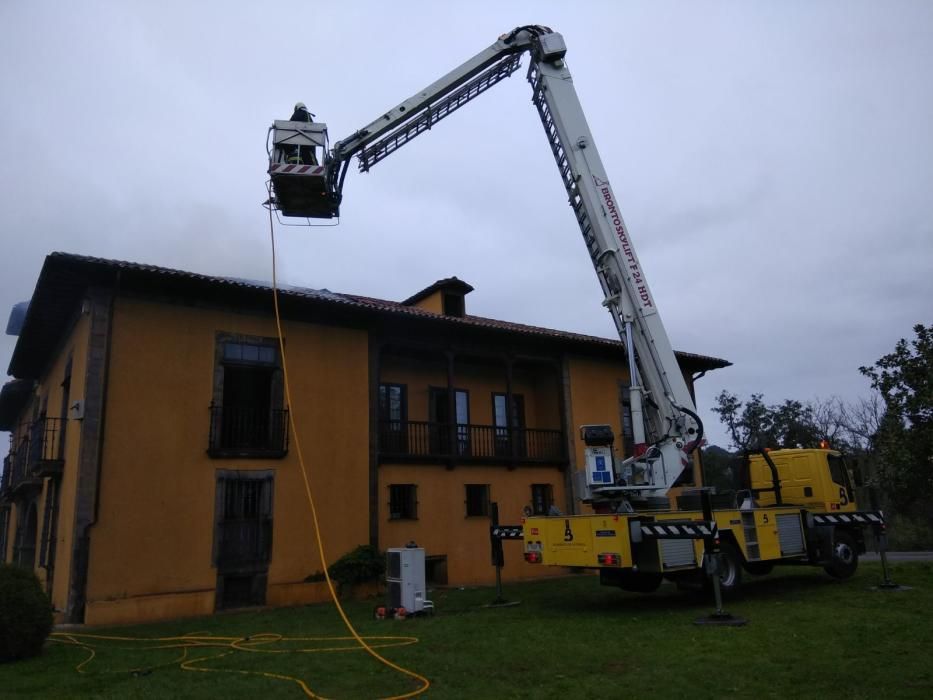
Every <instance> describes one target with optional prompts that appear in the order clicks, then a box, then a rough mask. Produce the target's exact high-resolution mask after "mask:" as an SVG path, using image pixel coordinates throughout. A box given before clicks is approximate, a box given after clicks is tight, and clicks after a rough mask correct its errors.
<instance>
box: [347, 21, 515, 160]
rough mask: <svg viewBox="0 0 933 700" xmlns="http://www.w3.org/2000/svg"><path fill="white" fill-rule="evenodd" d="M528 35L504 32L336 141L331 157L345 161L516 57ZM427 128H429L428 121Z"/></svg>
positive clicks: (466, 99) (464, 101)
mask: <svg viewBox="0 0 933 700" xmlns="http://www.w3.org/2000/svg"><path fill="white" fill-rule="evenodd" d="M510 37H511V38H510ZM530 38H531V37H530V35H529V34H528V32H525V31H523V32H520V33H515V32H513V33H512V34H503V35H502V36H501V37H499V39H498V41H496V42H495V43H494V44H492V45H491V46H489V47H488V48H486V49H484V50H483V51H480V52H479V53H478V54H476V55H475V56H474V57H473V58H471V59H470V60H468V61H466V62H464V63H462V64H461V65H459V66H457V67H456V68H454V69H453V70H452V71H450V72H449V73H447V75H445V76H444V77H442V78H440V79H438V80H435V81H434V82H433V83H431V84H430V85H428V86H427V87H426V88H424V89H423V90H421V91H419V92H417V93H416V94H414V95H412V96H411V97H409V98H408V99H407V100H405V101H404V102H401V103H400V104H398V105H397V106H395V107H393V108H392V109H390V110H388V111H387V112H386V113H385V114H383V115H382V116H381V117H379V118H378V119H375V120H374V121H372V122H370V123H369V124H367V125H366V126H364V127H363V128H361V129H357V130H356V132H354V133H353V134H352V135H351V136H348V137H347V138H345V139H341V140H340V141H338V142H337V143H335V144H334V149H333V155H334V158H335V159H336V160H338V161H346V160H348V159H349V158H351V157H352V156H354V155H355V154H356V153H358V152H359V151H361V150H363V149H364V148H366V147H367V146H368V145H370V144H372V143H373V142H375V141H376V140H377V139H379V138H380V137H381V136H383V135H384V134H387V133H388V132H389V131H391V130H392V129H395V128H397V127H399V126H400V125H402V124H404V123H406V122H408V121H411V120H413V119H415V118H416V117H418V116H419V115H420V114H423V113H424V111H425V110H430V109H431V108H432V107H433V106H435V105H436V104H437V103H438V101H440V100H441V99H442V98H444V97H445V96H447V95H449V94H450V93H452V92H453V91H454V90H456V89H457V88H458V87H460V86H462V85H464V84H465V83H467V82H468V81H470V80H472V79H473V78H475V77H476V76H478V75H479V74H481V73H482V72H483V71H485V70H486V69H487V68H489V67H490V66H492V65H494V64H496V63H498V62H500V61H502V60H503V59H504V58H506V57H508V56H510V55H515V56H518V55H520V54H521V53H523V52H524V51H527V50H528V49H529V48H530V45H531V44H530ZM517 67H518V62H517V60H516V62H515V66H514V67H513V68H512V70H514V69H515V68H517ZM511 72H512V71H509V72H508V75H511ZM508 75H502V76H501V77H500V78H499V79H501V78H505V77H508ZM495 82H498V80H494V81H493V82H492V83H490V85H489V86H491V85H492V84H494V83H495ZM472 97H475V95H468V96H465V98H464V99H463V100H462V101H461V102H458V103H457V105H456V106H455V107H454V109H455V108H456V107H459V106H460V104H464V103H466V102H467V101H469V99H472ZM449 111H453V109H449V110H445V111H444V113H443V114H441V115H439V117H440V118H443V117H445V116H447V114H448V113H449ZM435 118H437V117H435ZM426 128H430V121H429V124H428V126H427V127H426ZM419 133H420V132H419ZM367 169H368V168H367Z"/></svg>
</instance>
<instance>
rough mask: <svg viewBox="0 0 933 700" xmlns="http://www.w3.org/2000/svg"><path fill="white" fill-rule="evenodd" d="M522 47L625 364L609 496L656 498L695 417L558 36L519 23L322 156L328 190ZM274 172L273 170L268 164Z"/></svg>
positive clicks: (695, 432)
mask: <svg viewBox="0 0 933 700" xmlns="http://www.w3.org/2000/svg"><path fill="white" fill-rule="evenodd" d="M526 51H527V52H529V54H530V56H531V61H530V65H529V69H528V81H529V82H530V83H531V86H532V91H533V96H532V101H533V102H534V104H535V106H536V107H537V110H538V114H539V116H540V118H541V122H542V124H543V126H544V130H545V134H546V136H547V139H548V142H549V144H550V146H551V150H552V152H553V154H554V159H555V161H556V162H557V167H558V170H559V171H560V176H561V179H562V181H563V183H564V187H565V188H566V190H567V196H568V201H569V203H570V206H571V208H572V209H573V212H574V215H575V216H576V219H577V223H578V224H579V226H580V232H581V233H582V235H583V240H584V242H585V243H586V247H587V251H588V252H589V254H590V259H591V260H592V262H593V266H594V268H595V270H596V275H597V277H598V278H599V283H600V285H601V286H602V289H603V293H604V295H605V300H604V301H603V304H604V306H606V308H608V309H609V312H610V314H611V316H612V320H613V323H614V324H615V326H616V330H617V331H618V333H619V336H620V337H621V338H622V340H623V341H624V342H625V346H626V355H627V358H628V364H629V375H630V397H631V411H632V424H633V428H634V437H635V443H636V448H635V455H632V456H628V457H629V458H628V459H626V460H625V462H624V463H623V466H624V469H623V472H622V474H621V475H620V478H619V479H618V480H617V481H616V482H615V484H614V485H613V486H611V487H608V488H606V489H603V491H604V492H605V493H606V494H613V495H615V494H622V495H627V496H630V497H639V496H660V495H663V494H665V493H666V492H667V490H668V489H669V488H670V487H671V486H672V485H673V483H674V482H675V480H676V479H677V477H678V476H679V475H680V474H681V472H682V471H683V469H684V468H685V467H686V466H688V465H689V453H690V452H691V451H692V450H693V449H694V447H695V446H697V445H698V444H699V441H700V438H701V436H702V424H701V422H700V419H699V417H698V416H697V415H696V413H695V408H694V404H693V400H692V398H691V396H690V393H689V391H688V389H687V384H686V381H685V380H684V377H683V375H682V374H681V371H680V367H679V365H678V364H677V360H676V357H675V356H674V351H673V349H672V347H671V344H670V341H669V340H668V337H667V332H666V331H665V329H664V326H663V324H662V323H661V317H660V315H659V314H658V309H657V306H656V305H655V301H654V297H653V296H652V294H651V291H650V289H649V287H648V282H647V279H646V277H645V273H644V270H643V269H642V267H641V264H640V263H639V261H638V257H637V256H636V254H635V249H634V246H633V245H632V241H631V239H630V237H629V235H628V230H627V229H626V227H625V223H624V222H623V220H622V215H621V214H620V212H619V208H618V203H617V200H616V197H615V195H614V194H613V191H612V187H611V186H610V184H609V179H608V177H607V176H606V172H605V169H604V168H603V165H602V161H601V159H600V157H599V152H598V151H597V149H596V144H595V142H594V140H593V137H592V134H591V133H590V129H589V126H588V125H587V123H586V117H585V116H584V114H583V109H582V107H581V106H580V101H579V99H578V98H577V94H576V91H575V89H574V87H573V80H572V78H571V76H570V71H569V70H568V69H567V66H566V64H565V62H564V60H563V57H564V54H565V53H566V48H565V46H564V41H563V38H562V37H561V35H560V34H558V33H556V32H552V31H551V30H550V29H548V28H547V27H540V26H526V27H518V28H517V29H515V30H513V31H512V32H510V33H508V34H504V35H502V36H501V37H499V39H498V40H497V41H496V42H495V43H494V44H492V45H491V46H490V47H488V48H487V49H485V50H483V51H481V52H480V53H478V54H477V55H476V56H474V57H473V58H471V59H469V60H468V61H466V62H465V63H463V64H462V65H460V66H459V67H457V68H455V69H454V70H452V71H451V72H449V73H448V74H447V75H445V76H444V77H442V78H441V79H439V80H437V81H435V82H434V83H432V84H431V85H429V86H428V87H426V88H425V89H424V90H422V91H420V92H418V93H417V94H415V95H413V96H412V97H410V98H408V99H407V100H405V101H404V102H402V103H400V104H399V105H397V106H396V107H394V108H392V109H390V110H389V111H387V112H386V113H385V114H383V115H382V116H381V117H379V118H378V119H376V120H375V121H373V122H371V123H370V124H368V125H366V126H364V127H363V128H361V129H358V130H357V131H355V132H354V133H353V134H352V135H350V136H349V137H347V138H345V139H341V140H340V141H338V142H337V143H336V144H335V145H334V147H333V149H332V151H331V152H330V153H327V154H325V158H324V169H325V171H326V180H327V188H328V189H327V195H328V196H329V197H330V198H331V199H332V200H333V201H334V202H335V205H336V204H339V202H340V199H341V197H342V189H343V182H344V178H345V177H346V171H347V168H348V164H349V161H350V159H351V158H352V157H353V156H354V155H356V156H357V157H358V158H359V167H360V170H362V171H368V170H369V169H370V168H371V167H372V166H373V165H374V164H375V163H377V162H379V161H380V160H382V159H383V158H385V157H386V156H388V155H389V154H390V153H392V152H394V151H395V150H397V149H398V148H400V147H401V146H403V145H405V144H406V143H408V142H409V141H411V140H412V139H413V138H415V137H416V136H418V135H419V134H421V133H423V132H424V131H426V130H428V129H430V128H431V127H432V126H433V124H434V123H436V122H437V121H439V120H440V119H443V118H444V117H446V116H447V115H449V114H451V113H452V112H453V111H455V110H456V109H459V108H460V107H461V106H463V105H464V104H466V103H467V102H469V101H470V100H471V99H473V98H474V97H476V96H478V95H480V94H482V93H483V92H485V91H486V90H487V89H488V88H490V87H491V86H492V85H494V84H496V83H497V82H499V81H500V80H502V79H504V78H507V77H509V76H510V75H512V73H514V72H515V70H516V69H517V68H518V66H519V61H520V59H521V55H522V54H523V53H525V52H526ZM270 172H271V170H270Z"/></svg>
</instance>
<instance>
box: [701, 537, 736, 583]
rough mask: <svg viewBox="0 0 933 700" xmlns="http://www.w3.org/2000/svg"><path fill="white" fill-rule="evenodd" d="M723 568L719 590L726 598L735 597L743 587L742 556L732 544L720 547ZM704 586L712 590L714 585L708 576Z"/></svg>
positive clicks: (724, 544) (705, 577) (721, 568)
mask: <svg viewBox="0 0 933 700" xmlns="http://www.w3.org/2000/svg"><path fill="white" fill-rule="evenodd" d="M719 551H720V552H721V553H722V556H721V557H720V561H721V567H720V571H719V590H720V591H721V592H722V594H723V595H724V596H729V595H733V594H734V593H735V592H736V591H738V590H739V587H740V586H741V585H742V555H740V554H739V551H738V550H737V549H736V548H735V545H733V544H732V543H731V542H723V543H722V544H720V545H719ZM703 585H704V587H706V588H708V589H712V587H713V584H712V582H711V581H710V579H709V577H708V576H704V577H703Z"/></svg>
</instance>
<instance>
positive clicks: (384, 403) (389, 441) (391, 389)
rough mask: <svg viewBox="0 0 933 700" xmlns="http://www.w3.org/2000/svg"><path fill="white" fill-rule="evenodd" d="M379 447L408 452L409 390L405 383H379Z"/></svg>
mask: <svg viewBox="0 0 933 700" xmlns="http://www.w3.org/2000/svg"><path fill="white" fill-rule="evenodd" d="M379 449H380V450H381V451H383V452H394V453H400V452H401V453H404V452H408V390H407V387H406V386H405V385H404V384H380V385H379Z"/></svg>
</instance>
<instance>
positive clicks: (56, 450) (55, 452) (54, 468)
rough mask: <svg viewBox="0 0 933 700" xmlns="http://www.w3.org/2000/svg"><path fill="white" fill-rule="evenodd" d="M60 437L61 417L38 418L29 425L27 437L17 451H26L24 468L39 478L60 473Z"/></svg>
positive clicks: (61, 457) (62, 460)
mask: <svg viewBox="0 0 933 700" xmlns="http://www.w3.org/2000/svg"><path fill="white" fill-rule="evenodd" d="M61 437H62V419H61V418H48V417H45V418H40V419H38V420H36V421H34V422H33V423H32V425H31V426H29V435H28V438H26V439H24V440H23V443H25V444H20V447H19V448H18V450H17V452H21V451H24V452H26V455H27V456H26V462H27V465H26V469H27V470H28V471H29V472H30V473H31V474H33V475H34V476H38V477H40V478H41V477H45V476H59V475H61V473H62V468H63V467H64V459H63V455H62V449H61V447H62V445H61Z"/></svg>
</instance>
